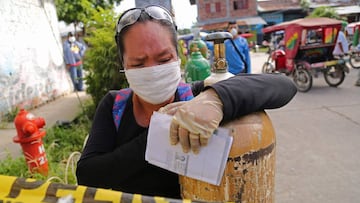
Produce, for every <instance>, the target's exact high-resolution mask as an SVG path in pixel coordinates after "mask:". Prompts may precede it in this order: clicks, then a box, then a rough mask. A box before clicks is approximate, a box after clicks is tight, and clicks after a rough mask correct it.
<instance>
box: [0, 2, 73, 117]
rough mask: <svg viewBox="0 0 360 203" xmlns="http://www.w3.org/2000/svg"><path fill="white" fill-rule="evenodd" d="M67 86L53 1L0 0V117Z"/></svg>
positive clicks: (55, 94) (60, 92)
mask: <svg viewBox="0 0 360 203" xmlns="http://www.w3.org/2000/svg"><path fill="white" fill-rule="evenodd" d="M70 89H72V84H71V81H70V78H69V75H68V73H67V72H66V70H65V66H64V63H63V51H62V42H61V39H60V32H59V29H58V19H57V15H56V8H55V4H54V2H53V0H0V120H1V118H2V117H3V115H4V114H6V113H7V112H9V111H11V110H12V109H14V108H15V107H19V108H26V109H30V108H33V107H36V106H38V105H41V104H43V103H45V102H47V101H49V100H52V99H54V98H56V97H58V96H60V95H63V94H65V93H68V92H69V91H70Z"/></svg>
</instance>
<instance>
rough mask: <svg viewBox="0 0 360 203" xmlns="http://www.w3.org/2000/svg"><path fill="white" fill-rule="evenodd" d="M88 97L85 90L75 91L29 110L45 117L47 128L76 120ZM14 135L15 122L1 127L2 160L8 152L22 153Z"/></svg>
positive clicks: (0, 150)
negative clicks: (60, 122)
mask: <svg viewBox="0 0 360 203" xmlns="http://www.w3.org/2000/svg"><path fill="white" fill-rule="evenodd" d="M87 99H90V95H88V94H86V93H85V92H77V93H76V92H73V93H69V94H66V95H64V96H61V97H59V98H57V99H55V100H54V101H51V102H49V103H46V104H44V105H42V106H40V107H37V108H35V109H32V110H29V112H31V113H32V114H34V115H35V117H42V118H44V120H45V123H46V125H45V129H46V128H50V127H52V126H54V125H55V124H56V122H57V121H72V120H74V119H75V118H76V116H78V115H79V114H80V113H81V111H82V106H81V105H82V104H84V102H85V101H86V100H87ZM14 136H16V129H15V126H14V124H13V123H11V125H10V126H9V128H7V129H0V160H3V159H4V158H5V157H6V156H7V155H8V154H10V155H11V156H12V157H16V156H19V155H22V150H21V146H20V144H17V143H14V142H13V140H12V139H13V137H14Z"/></svg>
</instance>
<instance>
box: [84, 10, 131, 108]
mask: <svg viewBox="0 0 360 203" xmlns="http://www.w3.org/2000/svg"><path fill="white" fill-rule="evenodd" d="M117 19H118V17H117V16H116V14H115V13H114V11H113V10H110V9H101V8H100V9H98V11H96V12H94V15H93V16H91V18H90V20H89V22H88V26H87V36H86V37H85V41H86V42H87V43H88V46H89V49H88V50H87V52H86V56H85V59H84V69H85V70H86V71H87V73H88V75H87V76H86V84H87V85H88V87H87V90H86V91H87V92H88V93H90V95H91V96H92V98H93V102H94V104H95V106H97V104H98V103H99V101H100V100H101V98H102V97H103V96H104V95H105V94H106V93H107V92H108V91H109V90H111V89H120V88H122V87H126V86H127V82H126V79H125V75H124V74H123V73H119V70H120V62H119V56H118V51H117V48H116V42H115V38H114V36H115V24H116V21H117Z"/></svg>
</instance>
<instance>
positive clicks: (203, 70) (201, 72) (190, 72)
mask: <svg viewBox="0 0 360 203" xmlns="http://www.w3.org/2000/svg"><path fill="white" fill-rule="evenodd" d="M194 49H195V51H193V52H192V53H191V56H190V59H189V60H188V61H187V63H186V66H185V82H187V83H191V82H194V81H198V80H204V79H205V78H207V77H208V76H209V75H210V73H211V71H210V63H209V61H208V60H206V59H205V58H204V57H203V56H202V55H201V53H200V51H199V49H197V48H196V45H194Z"/></svg>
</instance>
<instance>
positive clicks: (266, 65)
mask: <svg viewBox="0 0 360 203" xmlns="http://www.w3.org/2000/svg"><path fill="white" fill-rule="evenodd" d="M274 71H275V68H274V65H273V64H271V63H270V62H265V63H264V65H263V67H262V69H261V72H262V73H273V72H274Z"/></svg>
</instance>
